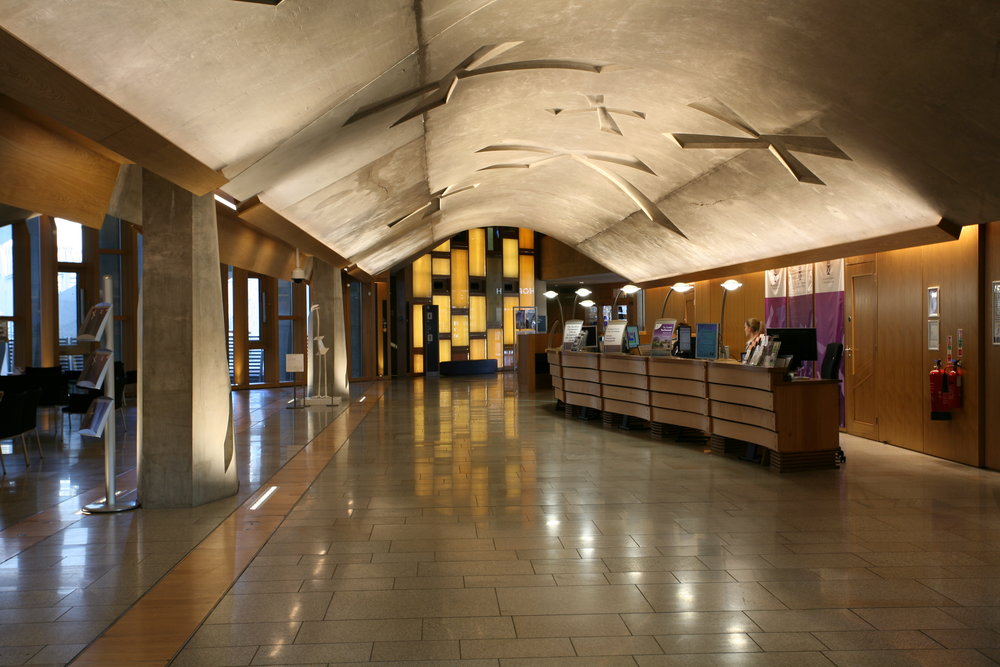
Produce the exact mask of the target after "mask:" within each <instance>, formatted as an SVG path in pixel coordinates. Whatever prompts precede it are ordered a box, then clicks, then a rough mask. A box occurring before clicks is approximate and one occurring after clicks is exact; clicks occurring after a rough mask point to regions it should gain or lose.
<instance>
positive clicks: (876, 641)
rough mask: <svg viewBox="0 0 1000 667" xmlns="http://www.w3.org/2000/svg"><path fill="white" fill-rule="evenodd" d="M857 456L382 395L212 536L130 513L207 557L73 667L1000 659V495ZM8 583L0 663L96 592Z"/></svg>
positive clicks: (516, 399)
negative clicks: (715, 446)
mask: <svg viewBox="0 0 1000 667" xmlns="http://www.w3.org/2000/svg"><path fill="white" fill-rule="evenodd" d="M279 416H281V415H279ZM842 440H843V445H844V449H845V450H846V452H847V456H848V460H847V463H846V464H845V465H844V466H843V467H842V468H841V469H840V470H832V471H817V472H809V473H795V474H786V475H778V474H775V473H772V472H770V471H769V470H768V469H766V468H762V467H760V466H756V465H752V464H750V463H746V462H742V461H739V460H737V459H735V458H728V457H727V458H721V457H718V456H715V455H711V454H708V453H706V452H705V451H704V448H703V445H702V444H701V443H698V442H681V443H677V442H672V441H668V440H655V439H653V438H651V437H650V435H649V433H648V432H647V431H633V432H623V431H619V430H617V429H611V428H606V427H604V426H602V424H601V422H600V421H599V420H598V421H592V422H583V421H579V420H575V419H567V418H565V417H564V416H563V415H562V413H560V412H556V411H555V410H554V403H553V401H552V400H551V398H550V397H549V396H548V395H547V394H545V393H542V394H539V395H537V396H534V395H531V396H519V395H518V393H517V390H516V378H514V377H513V376H508V375H500V376H497V377H496V378H493V377H490V378H480V377H476V378H440V379H414V380H398V381H395V382H392V383H382V384H376V385H372V386H371V387H369V388H368V390H366V392H365V393H364V394H361V395H356V396H355V397H354V399H353V401H352V403H351V405H350V407H349V408H348V409H347V410H345V411H344V412H343V413H342V414H340V415H339V416H338V417H337V418H336V419H335V420H334V421H333V422H332V424H331V425H330V426H329V427H327V429H326V430H324V431H323V432H321V433H319V434H318V435H317V436H316V437H315V439H312V441H311V442H310V444H309V445H308V446H306V447H304V448H303V449H302V450H301V451H299V452H298V453H297V454H295V455H294V456H292V457H291V458H290V459H289V460H288V462H287V464H286V465H285V466H284V468H282V469H281V470H280V471H278V472H277V473H276V475H275V476H274V477H272V478H271V479H269V480H266V481H264V480H262V482H261V486H260V491H259V492H256V493H254V494H253V495H251V496H250V497H248V498H246V499H245V502H244V504H243V505H242V506H240V508H238V509H236V511H235V512H233V514H231V515H230V516H228V517H227V518H226V519H225V520H224V521H223V522H222V523H221V524H219V527H218V528H216V529H215V530H213V531H207V530H204V529H203V528H204V526H205V514H206V513H205V511H204V510H191V511H184V510H172V511H155V512H154V511H147V510H140V512H142V513H144V514H146V515H147V517H148V515H154V516H155V515H160V516H161V517H163V518H166V517H167V516H169V517H171V519H172V524H171V526H172V528H171V530H172V531H173V532H172V535H171V538H170V539H172V540H175V541H176V542H172V543H170V544H171V549H172V550H173V549H174V547H175V546H176V545H177V544H180V543H181V542H180V541H181V540H183V539H185V536H187V538H190V537H191V536H193V535H197V539H190V540H189V543H190V544H189V546H188V547H186V548H188V549H191V547H194V548H193V549H191V550H190V551H189V552H188V553H187V554H186V555H185V556H184V557H183V558H181V559H180V561H179V562H178V563H177V564H176V565H175V566H173V567H172V569H170V571H169V572H167V573H166V574H165V575H164V576H163V577H162V578H160V576H159V573H158V574H157V575H156V576H155V577H153V580H155V582H153V583H152V588H151V590H149V592H148V593H145V594H144V595H143V596H142V597H140V598H139V600H138V602H137V603H136V604H134V605H133V606H131V608H129V609H128V610H127V611H125V612H124V613H123V614H122V615H121V616H120V617H117V620H116V619H115V617H114V615H113V614H111V613H110V612H109V615H108V617H107V618H100V619H96V621H103V622H102V623H100V624H101V625H105V626H106V625H107V624H108V623H111V626H110V629H108V630H107V631H106V632H105V633H104V635H103V637H102V638H101V639H99V640H98V641H96V642H94V643H92V644H90V645H89V647H87V648H86V649H85V650H83V652H82V653H80V654H79V655H78V656H77V661H78V662H77V664H105V665H106V664H115V665H120V664H150V665H152V664H167V662H169V663H170V664H173V665H178V666H192V665H292V664H296V665H299V664H308V665H322V664H333V663H337V664H341V663H399V662H406V664H421V662H422V663H423V664H427V665H448V664H452V662H453V661H454V663H455V664H468V665H494V666H496V665H503V666H505V667H506V666H513V665H667V664H669V665H710V664H711V665H717V664H731V665H795V666H800V665H831V664H835V665H889V664H915V665H963V666H968V665H987V664H994V661H1000V539H998V538H1000V475H998V474H997V473H995V472H989V471H985V470H979V469H975V468H969V467H965V466H961V465H957V464H954V463H950V462H946V461H942V460H938V459H934V458H931V457H927V456H922V455H919V454H915V453H912V452H908V451H905V450H901V449H897V448H894V447H891V446H887V445H882V444H879V443H874V442H869V441H863V440H858V439H854V438H851V437H849V436H843V437H842ZM262 444H263V445H264V446H266V442H264V443H262ZM271 487H277V488H276V489H275V490H274V491H273V492H272V494H271V495H268V496H267V498H266V500H264V502H262V503H260V504H259V505H258V506H257V508H256V509H252V510H251V509H250V507H252V506H253V504H255V503H256V501H258V500H260V499H261V498H263V497H264V494H265V492H266V491H267V490H268V489H270V488H271ZM241 500H242V499H241ZM216 509H218V508H216ZM147 517H143V518H144V519H146V520H149V519H148V518H147ZM185 517H188V519H187V520H185ZM191 517H201V518H195V519H194V520H192V519H191ZM85 520H96V521H106V522H108V523H114V522H116V521H121V522H128V521H129V520H130V519H129V517H128V515H119V516H117V517H93V518H87V519H85ZM111 529H113V526H111V527H109V528H108V530H111ZM80 534H81V535H84V533H80ZM201 538H204V540H203V541H201ZM136 539H139V540H140V541H139V543H138V545H137V547H136V548H137V549H138V550H139V551H140V552H141V551H143V550H148V551H149V552H150V553H154V554H155V553H157V552H158V547H157V542H156V540H157V539H165V538H164V536H162V535H161V536H155V535H145V536H140V537H139V538H136ZM59 540H60V538H59V535H58V534H57V535H55V536H53V537H52V538H49V542H50V543H53V542H54V543H60V542H59ZM143 540H144V541H143ZM61 543H62V544H68V543H69V542H68V541H67V540H63V541H62V542H61ZM195 544H197V546H195ZM44 545H45V543H44V542H43V543H42V544H41V545H39V546H44ZM36 548H37V547H36ZM47 553H49V554H52V555H53V557H54V554H55V552H54V551H52V550H51V549H50V550H49V551H48V552H47ZM114 557H115V556H114V554H113V553H108V554H106V555H105V558H114ZM88 558H97V556H96V555H94V556H80V557H76V558H74V557H67V558H65V559H64V561H63V562H64V563H66V566H67V568H70V567H78V568H80V567H82V566H86V564H87V559H88ZM162 558H166V556H165V555H163V554H161V559H162ZM171 560H176V558H174V559H171ZM244 563H245V564H247V565H248V567H245V569H244V568H243V566H242V565H241V564H244ZM2 567H3V570H0V572H2V576H3V577H4V579H3V581H4V583H5V584H9V585H8V586H5V588H4V589H3V590H4V591H7V592H4V593H2V595H3V596H4V601H5V604H4V610H3V611H2V612H0V613H2V618H3V623H4V625H3V626H2V627H0V644H2V646H3V647H4V648H3V649H0V656H2V657H3V661H2V664H22V663H30V664H44V663H45V662H46V661H45V660H44V656H45V655H57V654H58V651H57V650H56V649H57V648H58V647H57V646H55V647H54V646H53V645H57V644H58V641H59V640H58V636H59V635H58V630H59V626H60V625H64V626H65V627H67V628H68V627H69V626H70V625H79V623H80V622H81V620H82V618H77V617H75V616H70V617H68V618H67V617H66V615H67V614H71V613H73V609H76V610H77V616H84V615H85V610H83V611H80V607H78V606H76V605H77V604H78V603H79V602H78V601H79V600H86V599H88V598H92V597H93V596H96V595H98V594H99V591H100V590H101V589H100V587H101V585H102V583H101V580H98V581H95V582H94V583H91V584H90V585H88V586H84V587H82V588H80V589H78V590H76V591H74V592H73V593H70V594H68V597H71V598H72V597H74V596H75V598H76V600H77V602H74V601H71V600H67V599H65V598H62V599H60V598H59V597H58V591H55V590H52V591H49V592H50V593H51V596H50V597H51V598H52V599H51V600H47V601H46V602H45V604H44V606H43V603H42V598H41V597H32V598H30V599H29V597H27V594H26V593H25V594H24V595H22V596H21V597H19V598H18V597H16V593H14V592H11V591H12V586H15V585H16V584H17V581H19V577H20V578H22V579H23V580H24V581H28V579H30V577H28V576H27V575H28V574H29V571H30V564H29V563H27V562H25V560H24V559H21V560H20V561H19V560H18V559H16V558H15V559H12V560H11V561H8V562H6V563H4V564H3V566H2ZM14 573H16V574H17V576H13V574H14ZM223 575H224V576H223ZM109 576H113V575H109ZM151 582H152V580H151ZM119 583H120V582H119ZM145 583H150V582H145ZM64 585H66V584H65V583H64ZM103 585H104V586H107V585H108V582H107V581H106V580H105V581H104V584H103ZM136 585H138V582H136ZM213 591H215V592H213ZM15 600H19V601H20V602H19V604H20V606H21V608H20V609H16V608H14V607H15V604H14V601H15ZM105 604H109V602H106V603H105ZM116 609H117V610H118V611H121V610H122V609H121V608H120V607H118V608H116ZM90 620H91V621H94V620H95V619H93V618H92V619H90ZM112 621H114V622H113V623H112ZM45 628H49V630H47V631H46V630H44V629H45ZM29 630H30V631H31V632H34V633H35V634H34V636H36V637H47V638H48V639H46V641H45V643H46V644H49V645H47V646H35V645H32V646H31V647H28V646H20V647H19V646H17V643H18V641H20V639H19V638H21V637H28V636H31V632H29ZM192 633H193V634H192ZM15 648H20V649H24V650H22V651H21V652H20V653H16V651H15V650H14V649H15ZM29 648H33V649H34V653H31V655H27V653H28V649H29ZM82 648H83V646H82V645H81V646H78V647H77V650H79V649H82ZM18 655H20V656H22V657H21V658H20V662H18V657H17V656H18ZM25 655H27V657H23V656H25ZM62 655H67V657H66V659H69V655H68V650H67V651H63V653H62ZM171 659H172V661H171ZM459 661H462V662H459ZM48 662H49V663H50V664H63V663H61V662H56V661H51V660H50V661H48Z"/></svg>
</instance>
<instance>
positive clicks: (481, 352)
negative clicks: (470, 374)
mask: <svg viewBox="0 0 1000 667" xmlns="http://www.w3.org/2000/svg"><path fill="white" fill-rule="evenodd" d="M485 358H486V339H485V338H474V339H472V340H470V341H469V359H472V360H473V361H479V360H480V359H485Z"/></svg>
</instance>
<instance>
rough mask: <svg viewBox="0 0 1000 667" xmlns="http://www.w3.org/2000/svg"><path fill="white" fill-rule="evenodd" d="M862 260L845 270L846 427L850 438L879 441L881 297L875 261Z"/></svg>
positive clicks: (869, 259)
mask: <svg viewBox="0 0 1000 667" xmlns="http://www.w3.org/2000/svg"><path fill="white" fill-rule="evenodd" d="M859 260H860V261H857V262H854V263H849V264H847V266H846V267H845V273H846V275H845V280H844V282H845V289H846V292H847V293H846V295H845V297H846V299H845V308H846V310H847V312H846V313H845V318H844V319H845V327H844V340H845V343H846V344H845V346H844V395H845V400H846V410H845V416H846V423H845V425H846V429H847V432H848V433H850V434H851V435H856V436H859V437H862V438H868V439H870V440H878V395H877V394H876V390H877V387H876V385H875V357H876V355H877V353H878V350H877V347H876V336H875V334H876V331H877V318H878V314H877V305H878V297H877V293H876V289H877V285H876V272H875V259H874V258H873V257H872V258H863V259H861V258H859Z"/></svg>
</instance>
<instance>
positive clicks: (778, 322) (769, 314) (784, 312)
mask: <svg viewBox="0 0 1000 667" xmlns="http://www.w3.org/2000/svg"><path fill="white" fill-rule="evenodd" d="M787 301H788V300H787V298H786V297H783V296H779V297H772V298H770V299H764V330H765V331H766V330H768V329H770V328H771V327H779V328H780V327H783V326H785V323H786V322H787V318H788V305H787Z"/></svg>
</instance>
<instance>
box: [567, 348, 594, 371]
mask: <svg viewBox="0 0 1000 667" xmlns="http://www.w3.org/2000/svg"><path fill="white" fill-rule="evenodd" d="M559 360H560V363H561V364H562V366H563V368H592V369H594V370H595V371H596V370H599V369H600V368H601V365H600V364H601V355H599V354H597V353H595V352H561V353H560V354H559Z"/></svg>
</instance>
